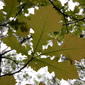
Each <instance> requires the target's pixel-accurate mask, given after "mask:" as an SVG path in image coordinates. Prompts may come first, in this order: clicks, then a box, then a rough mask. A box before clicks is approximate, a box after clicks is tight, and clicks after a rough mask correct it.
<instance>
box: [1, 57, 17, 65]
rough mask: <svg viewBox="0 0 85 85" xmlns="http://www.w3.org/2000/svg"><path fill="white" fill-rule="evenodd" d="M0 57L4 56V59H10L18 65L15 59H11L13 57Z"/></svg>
mask: <svg viewBox="0 0 85 85" xmlns="http://www.w3.org/2000/svg"><path fill="white" fill-rule="evenodd" d="M2 58H4V59H8V60H11V61H13V62H14V63H15V64H17V65H18V63H17V62H16V60H13V59H11V58H8V57H2Z"/></svg>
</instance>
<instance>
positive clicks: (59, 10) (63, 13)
mask: <svg viewBox="0 0 85 85" xmlns="http://www.w3.org/2000/svg"><path fill="white" fill-rule="evenodd" d="M49 2H50V3H51V4H52V6H53V8H54V9H55V10H56V11H58V12H59V13H60V14H62V15H63V16H64V17H70V18H71V19H74V20H76V21H77V22H78V21H85V17H84V18H82V19H77V18H75V17H73V16H71V15H68V14H65V12H63V11H62V10H61V9H60V8H59V7H58V6H56V5H55V4H54V3H53V1H52V0H49Z"/></svg>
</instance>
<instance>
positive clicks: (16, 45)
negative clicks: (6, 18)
mask: <svg viewBox="0 0 85 85" xmlns="http://www.w3.org/2000/svg"><path fill="white" fill-rule="evenodd" d="M3 42H4V43H5V44H6V45H7V46H9V47H11V49H12V50H16V51H17V53H22V54H23V55H28V50H29V49H30V47H29V46H26V47H24V46H22V45H21V43H20V42H19V41H18V40H17V39H16V37H15V36H14V35H9V36H7V37H6V38H4V39H3Z"/></svg>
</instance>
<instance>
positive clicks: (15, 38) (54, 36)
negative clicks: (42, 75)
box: [0, 0, 85, 79]
mask: <svg viewBox="0 0 85 85" xmlns="http://www.w3.org/2000/svg"><path fill="white" fill-rule="evenodd" d="M75 1H79V0H75ZM82 1H83V0H81V1H79V3H80V5H77V6H76V7H75V9H74V11H73V10H71V9H69V6H68V2H67V3H65V5H64V6H62V5H61V3H60V1H58V0H54V1H52V0H13V1H12V0H5V1H4V2H5V6H4V9H2V10H0V12H1V13H0V21H1V24H0V29H1V30H3V29H4V28H5V27H6V28H7V29H8V32H7V34H6V35H3V33H2V34H1V35H3V38H1V42H4V43H5V44H6V45H7V46H9V47H11V50H16V52H17V53H21V54H22V55H25V56H27V58H26V59H25V60H22V62H23V63H24V65H23V67H20V69H19V70H18V71H15V72H11V73H7V74H3V75H0V76H1V77H2V76H6V75H13V74H15V73H18V72H20V71H21V70H22V69H23V68H25V67H26V66H27V65H29V66H31V67H32V68H33V69H35V70H38V69H39V68H41V67H43V66H48V68H49V71H50V72H52V71H54V72H55V74H56V75H57V76H58V78H64V79H68V78H70V79H72V78H78V74H77V70H76V68H75V66H74V65H73V64H74V61H75V60H80V59H82V58H84V55H85V52H84V51H85V47H84V46H85V39H83V38H82V39H81V38H80V35H81V34H82V35H83V33H82V32H83V31H85V22H84V21H85V13H84V12H83V14H81V15H80V14H78V13H79V10H80V9H81V8H82V9H84V6H82ZM35 6H38V7H39V10H36V9H35V14H34V15H29V16H28V17H26V16H24V14H25V13H28V8H31V7H33V8H35ZM3 11H5V12H6V13H7V14H5V15H4V14H3ZM10 18H13V19H12V20H10ZM30 30H33V31H34V32H33V33H31V32H30ZM1 32H2V31H1ZM62 41H63V42H64V43H63V44H62V45H61V46H59V45H58V43H61V42H62ZM50 43H51V44H50ZM23 44H24V45H25V46H23ZM29 51H30V52H31V53H29ZM6 53H8V52H6ZM6 53H4V54H6ZM9 53H10V52H9ZM4 54H3V53H1V55H2V58H3V56H5V57H6V55H4ZM61 54H63V55H64V56H65V57H66V58H65V61H64V62H58V60H59V59H60V55H61ZM9 56H10V58H12V57H11V55H9ZM42 56H44V57H46V58H42ZM53 57H54V58H53ZM52 58H53V59H52ZM15 59H16V58H15ZM18 62H19V61H18Z"/></svg>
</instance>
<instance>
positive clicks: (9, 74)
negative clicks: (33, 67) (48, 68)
mask: <svg viewBox="0 0 85 85" xmlns="http://www.w3.org/2000/svg"><path fill="white" fill-rule="evenodd" d="M32 60H34V57H31V59H30V60H29V61H28V62H27V63H26V64H25V65H24V66H23V67H22V68H20V69H19V70H18V71H16V72H13V73H7V74H3V75H0V77H3V76H11V75H14V74H16V73H19V72H20V71H21V70H23V69H24V68H25V67H26V66H27V65H28V64H29V63H30V62H31V61H32Z"/></svg>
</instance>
